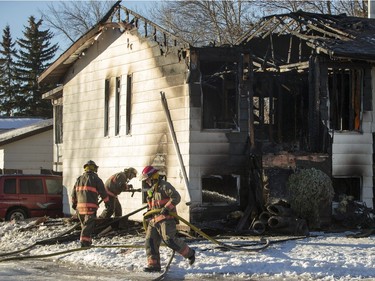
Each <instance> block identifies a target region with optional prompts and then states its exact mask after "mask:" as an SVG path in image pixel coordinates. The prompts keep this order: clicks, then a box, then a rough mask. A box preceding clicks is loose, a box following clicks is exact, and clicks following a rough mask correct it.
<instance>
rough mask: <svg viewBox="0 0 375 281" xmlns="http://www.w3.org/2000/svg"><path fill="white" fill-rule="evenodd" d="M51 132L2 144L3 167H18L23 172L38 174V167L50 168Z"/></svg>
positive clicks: (51, 158)
mask: <svg viewBox="0 0 375 281" xmlns="http://www.w3.org/2000/svg"><path fill="white" fill-rule="evenodd" d="M52 142H53V132H52V129H51V130H48V131H46V132H43V133H40V134H37V135H34V136H30V137H28V138H25V139H22V140H19V141H15V142H12V143H10V144H6V145H3V146H2V150H3V163H4V164H3V167H2V168H5V169H20V170H23V172H24V173H25V174H32V173H35V174H39V173H40V169H47V170H52V162H53V152H52Z"/></svg>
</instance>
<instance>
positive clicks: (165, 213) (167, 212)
mask: <svg viewBox="0 0 375 281" xmlns="http://www.w3.org/2000/svg"><path fill="white" fill-rule="evenodd" d="M160 214H161V215H164V216H168V215H169V209H168V208H166V207H164V208H162V209H161V211H160Z"/></svg>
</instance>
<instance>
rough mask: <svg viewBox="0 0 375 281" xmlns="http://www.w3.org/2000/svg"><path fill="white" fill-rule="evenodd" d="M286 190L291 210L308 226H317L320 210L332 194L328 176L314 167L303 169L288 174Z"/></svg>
mask: <svg viewBox="0 0 375 281" xmlns="http://www.w3.org/2000/svg"><path fill="white" fill-rule="evenodd" d="M287 190H288V193H289V203H290V206H291V208H292V209H293V211H294V212H295V213H296V214H297V215H298V216H299V217H301V218H303V219H305V220H306V221H307V222H308V225H309V227H310V228H319V227H320V210H321V208H322V206H326V204H330V203H331V202H332V198H333V195H334V191H333V186H332V181H331V179H330V177H329V176H328V175H327V174H325V173H324V172H322V171H320V170H317V169H314V168H311V169H303V170H300V171H298V172H296V173H294V174H292V175H290V177H289V179H288V182H287Z"/></svg>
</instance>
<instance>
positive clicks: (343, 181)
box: [332, 177, 361, 201]
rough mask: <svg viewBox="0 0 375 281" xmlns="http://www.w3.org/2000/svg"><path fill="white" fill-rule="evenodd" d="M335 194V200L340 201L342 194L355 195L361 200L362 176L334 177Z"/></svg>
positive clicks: (354, 196) (354, 197)
mask: <svg viewBox="0 0 375 281" xmlns="http://www.w3.org/2000/svg"><path fill="white" fill-rule="evenodd" d="M332 184H333V189H334V191H335V195H334V198H333V201H339V200H340V196H342V195H346V196H353V199H354V200H357V201H360V200H361V178H358V177H357V178H333V179H332Z"/></svg>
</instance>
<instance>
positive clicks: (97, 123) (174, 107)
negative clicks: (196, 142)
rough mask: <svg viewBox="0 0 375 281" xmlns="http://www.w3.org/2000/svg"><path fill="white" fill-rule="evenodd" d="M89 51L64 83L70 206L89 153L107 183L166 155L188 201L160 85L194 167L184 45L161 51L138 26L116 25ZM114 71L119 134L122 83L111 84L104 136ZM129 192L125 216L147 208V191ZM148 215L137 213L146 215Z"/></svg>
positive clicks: (136, 183) (122, 198) (181, 207)
mask: <svg viewBox="0 0 375 281" xmlns="http://www.w3.org/2000/svg"><path fill="white" fill-rule="evenodd" d="M116 38H117V39H116ZM85 53H86V54H85V56H84V57H82V58H81V59H80V60H78V61H77V63H76V64H75V65H74V66H73V67H72V68H71V69H70V72H69V74H68V76H67V78H66V81H65V83H64V84H65V85H64V113H63V114H64V116H63V122H64V137H63V142H64V146H63V148H64V149H63V167H64V185H66V186H67V187H68V192H67V194H66V196H65V198H64V212H65V213H69V212H71V211H72V210H70V207H69V202H68V200H70V192H71V188H72V187H73V185H74V182H75V180H76V178H77V177H78V176H79V175H80V174H82V172H83V168H82V166H83V164H84V163H85V162H86V161H88V160H89V159H91V160H94V161H95V162H96V163H97V165H98V166H99V171H98V175H99V176H100V177H101V178H102V180H103V181H105V180H106V179H107V178H108V177H109V176H110V175H112V174H114V173H116V172H119V171H121V170H123V169H124V168H125V167H129V166H132V167H134V168H136V169H137V170H138V172H139V173H140V172H141V171H142V169H143V167H144V166H146V165H150V164H152V162H153V160H154V159H155V157H156V155H157V154H166V156H167V157H166V163H167V177H168V181H170V182H171V183H172V184H173V185H174V186H175V187H176V188H177V189H178V190H179V192H180V193H181V196H182V198H183V199H184V198H185V193H186V192H185V191H186V190H185V186H184V181H183V179H182V176H181V175H182V173H181V171H180V168H179V165H178V161H177V157H176V154H175V151H174V148H173V143H172V141H171V137H170V135H169V132H168V127H167V123H166V118H165V115H164V112H163V109H162V105H161V99H160V91H164V92H165V94H166V97H167V100H168V104H169V108H170V110H171V116H172V120H173V123H174V127H175V130H176V134H177V139H178V141H179V144H180V150H181V152H182V154H183V158H184V162H185V165H188V161H189V159H188V156H187V155H188V153H189V149H188V133H187V132H188V129H189V122H188V120H189V111H188V109H186V108H188V99H187V87H186V85H185V76H186V63H185V61H179V59H178V54H177V48H176V49H174V48H170V49H169V50H168V54H166V55H165V54H164V55H161V53H160V49H159V46H158V44H157V43H155V42H152V43H150V42H149V41H147V40H146V39H139V37H138V36H137V34H136V33H134V32H125V33H123V34H120V32H119V31H118V30H116V29H115V30H112V29H110V30H107V31H105V32H104V33H103V34H102V35H101V36H100V37H99V39H98V40H97V41H96V42H95V43H94V44H93V45H92V46H91V47H90V48H89V49H88V50H87V51H86V52H85ZM127 75H132V81H133V83H132V93H133V95H132V108H131V112H132V115H131V135H125V120H126V116H125V105H126V99H125V93H126V88H127V85H126V83H127V79H126V77H127ZM115 77H122V79H121V89H122V90H121V91H122V92H121V107H120V108H121V121H120V122H121V124H120V125H121V127H120V134H119V135H118V136H115V135H114V124H115V123H114V114H115V112H114V111H115V110H114V94H115V89H114V87H111V92H110V95H111V99H110V103H111V104H110V118H109V122H110V127H109V136H108V137H104V85H105V79H111V82H114V79H115ZM112 80H113V81H112ZM131 183H132V184H133V185H134V187H135V188H139V187H141V183H140V181H139V180H138V179H133V180H132V182H131ZM130 196H131V194H129V193H123V194H121V195H120V196H119V199H120V201H121V202H122V206H123V213H124V214H126V213H129V212H131V211H134V210H135V209H137V208H140V207H141V206H142V201H141V194H140V193H136V194H135V195H134V197H132V198H131V197H130ZM178 208H179V212H180V214H182V215H184V216H185V217H186V218H187V219H189V218H188V214H187V207H186V205H185V204H184V202H182V203H181V204H179V206H178ZM100 211H101V210H100ZM141 214H142V212H140V213H139V214H137V215H134V216H133V218H134V219H141V218H142V215H141Z"/></svg>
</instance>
